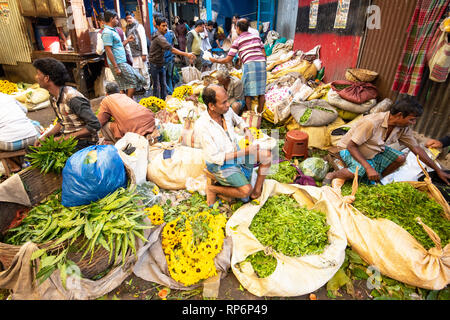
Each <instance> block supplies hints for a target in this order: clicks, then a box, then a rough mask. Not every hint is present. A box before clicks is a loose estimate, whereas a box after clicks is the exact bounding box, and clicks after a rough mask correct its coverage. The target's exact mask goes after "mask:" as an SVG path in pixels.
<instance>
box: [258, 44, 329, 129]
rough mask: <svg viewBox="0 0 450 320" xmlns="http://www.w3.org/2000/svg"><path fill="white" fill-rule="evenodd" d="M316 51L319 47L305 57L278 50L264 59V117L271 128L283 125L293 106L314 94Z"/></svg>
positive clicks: (316, 75)
mask: <svg viewBox="0 0 450 320" xmlns="http://www.w3.org/2000/svg"><path fill="white" fill-rule="evenodd" d="M286 44H289V41H288V42H286ZM275 47H276V46H275ZM319 50H320V46H316V47H315V48H314V49H312V50H310V51H309V52H306V53H304V52H302V51H296V52H294V51H292V50H290V49H289V50H288V49H280V50H278V51H277V52H276V53H274V54H272V55H271V56H269V57H268V58H267V71H268V73H267V83H268V84H267V87H266V106H265V107H266V108H265V110H264V113H263V117H264V118H265V119H266V120H268V121H269V122H271V123H274V124H278V123H281V124H283V123H286V122H287V121H288V120H289V118H290V108H291V105H292V103H293V102H294V101H305V100H306V99H307V98H308V96H309V95H311V94H312V93H313V91H314V89H313V88H314V87H315V86H316V82H315V81H314V80H315V79H316V78H318V77H319V76H318V75H319V71H320V70H321V69H322V62H321V61H320V59H319Z"/></svg>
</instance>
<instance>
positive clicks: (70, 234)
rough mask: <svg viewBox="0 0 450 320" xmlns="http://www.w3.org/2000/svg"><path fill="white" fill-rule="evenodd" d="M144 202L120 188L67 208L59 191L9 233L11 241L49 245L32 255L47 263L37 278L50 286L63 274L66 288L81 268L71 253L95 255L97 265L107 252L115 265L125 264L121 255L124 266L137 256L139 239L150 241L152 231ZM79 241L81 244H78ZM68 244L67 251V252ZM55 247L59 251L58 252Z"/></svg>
mask: <svg viewBox="0 0 450 320" xmlns="http://www.w3.org/2000/svg"><path fill="white" fill-rule="evenodd" d="M139 199H140V198H139V197H138V196H137V195H136V194H135V191H134V189H124V188H119V189H117V190H116V191H115V192H113V193H111V194H110V195H108V196H106V197H105V198H103V199H100V200H98V201H96V202H92V203H91V204H89V205H83V206H78V207H64V206H63V205H62V204H61V194H60V192H58V193H56V194H53V195H51V196H50V197H49V199H48V200H47V201H46V202H44V203H43V204H41V205H39V206H36V207H34V208H33V209H31V210H30V211H29V213H28V215H27V217H26V218H25V219H24V220H23V221H22V223H21V224H20V225H19V226H18V227H16V228H14V229H10V230H8V232H7V234H6V239H5V242H6V243H9V244H12V245H22V244H24V243H26V242H28V241H32V242H34V243H37V244H44V243H45V244H49V246H48V247H46V249H40V250H38V251H36V252H35V253H34V254H33V256H32V260H34V259H36V258H38V257H40V258H41V260H40V261H41V266H40V270H39V272H38V274H37V278H40V279H41V281H44V280H45V279H46V278H48V277H49V276H50V275H51V274H52V273H53V271H54V270H56V269H59V270H60V271H61V279H63V283H65V279H66V276H67V275H66V273H65V272H66V270H67V269H68V267H69V266H71V265H73V264H75V262H73V261H70V260H69V259H68V254H69V252H73V251H74V250H75V251H77V252H81V251H84V253H83V255H82V257H81V259H83V258H84V257H85V256H86V255H87V254H89V253H90V260H91V261H92V258H93V256H94V253H95V252H96V251H97V250H98V249H99V248H100V247H103V248H104V249H105V250H107V251H108V252H109V261H111V259H112V258H113V255H114V258H115V260H114V261H116V262H119V261H120V260H118V258H119V253H120V252H121V254H122V256H121V258H122V263H124V262H125V257H126V253H127V252H128V250H129V249H130V248H131V250H132V252H133V253H134V254H136V243H135V240H136V237H138V238H140V239H142V240H143V241H144V242H145V241H147V240H146V239H145V238H144V236H143V230H144V229H148V228H150V227H149V226H146V224H145V222H144V218H145V217H146V214H145V211H144V210H143V207H142V206H141V205H140V204H139V203H138V201H139ZM77 239H78V240H79V241H77V243H75V241H76V240H77ZM50 242H51V244H50ZM63 243H64V244H65V246H64V248H63V249H62V250H61V248H60V245H61V244H63ZM55 248H58V250H52V249H55Z"/></svg>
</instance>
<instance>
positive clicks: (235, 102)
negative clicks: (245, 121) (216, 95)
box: [216, 70, 245, 115]
mask: <svg viewBox="0 0 450 320" xmlns="http://www.w3.org/2000/svg"><path fill="white" fill-rule="evenodd" d="M216 79H217V81H218V82H219V84H220V85H221V86H223V87H224V89H225V90H226V91H227V94H228V103H229V104H230V106H231V108H232V109H233V111H234V112H235V113H236V114H237V115H241V113H242V111H243V110H244V107H245V100H244V86H243V85H242V81H241V80H240V79H239V78H236V77H234V76H232V75H230V73H229V72H228V70H219V71H217V74H216Z"/></svg>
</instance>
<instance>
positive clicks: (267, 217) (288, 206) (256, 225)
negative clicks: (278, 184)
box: [249, 194, 330, 268]
mask: <svg viewBox="0 0 450 320" xmlns="http://www.w3.org/2000/svg"><path fill="white" fill-rule="evenodd" d="M329 228H330V226H329V225H328V224H327V222H326V215H325V214H324V213H322V212H320V211H316V210H308V209H306V208H304V207H301V206H300V204H299V203H298V202H297V201H295V199H293V198H292V197H291V196H289V195H284V194H282V195H277V196H273V197H271V198H269V199H268V200H267V202H266V203H265V204H264V206H263V207H262V208H261V210H260V211H259V212H258V213H257V214H256V215H255V217H254V218H253V220H252V223H251V224H250V227H249V229H250V231H251V232H252V233H253V234H254V235H255V237H256V238H257V239H258V240H259V241H260V242H261V244H263V245H264V246H266V247H271V248H272V249H273V250H275V251H276V252H279V253H282V254H284V255H286V256H290V257H300V256H303V255H314V254H321V253H322V252H323V250H324V248H325V246H326V245H327V244H328V230H329ZM259 258H261V259H259V260H261V261H264V260H265V259H267V260H270V258H267V257H266V258H263V257H261V256H260V257H259ZM253 264H255V263H253ZM261 268H265V267H262V266H261Z"/></svg>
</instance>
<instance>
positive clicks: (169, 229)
mask: <svg viewBox="0 0 450 320" xmlns="http://www.w3.org/2000/svg"><path fill="white" fill-rule="evenodd" d="M182 215H183V218H185V223H184V228H181V227H178V223H179V222H181V221H180V220H181V219H182V217H178V218H177V219H175V220H173V221H171V222H169V223H167V224H166V225H165V226H164V229H163V232H162V247H163V250H164V253H165V255H166V260H167V265H168V269H169V273H170V275H171V277H172V278H173V279H174V280H175V281H178V282H180V283H182V284H184V285H185V286H190V285H193V284H196V283H197V282H199V281H200V280H203V279H207V278H209V277H212V276H214V275H216V274H217V270H216V267H215V264H214V258H215V256H216V255H217V254H218V253H219V252H220V251H221V250H222V246H223V240H224V238H225V232H224V228H225V224H226V218H225V216H223V215H222V214H217V215H212V214H211V213H210V212H199V213H197V214H196V215H195V216H187V214H186V213H185V212H183V213H182ZM198 222H200V223H206V224H207V228H206V229H207V230H208V235H207V238H206V239H203V240H199V239H196V238H197V237H196V235H195V231H194V227H193V225H194V224H195V223H198Z"/></svg>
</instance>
